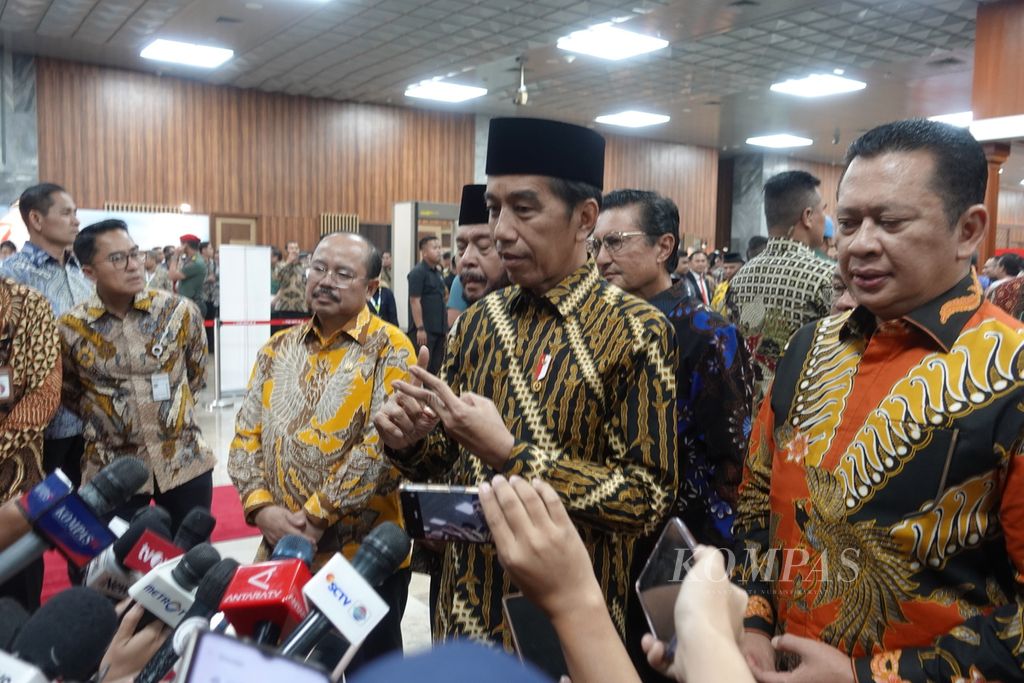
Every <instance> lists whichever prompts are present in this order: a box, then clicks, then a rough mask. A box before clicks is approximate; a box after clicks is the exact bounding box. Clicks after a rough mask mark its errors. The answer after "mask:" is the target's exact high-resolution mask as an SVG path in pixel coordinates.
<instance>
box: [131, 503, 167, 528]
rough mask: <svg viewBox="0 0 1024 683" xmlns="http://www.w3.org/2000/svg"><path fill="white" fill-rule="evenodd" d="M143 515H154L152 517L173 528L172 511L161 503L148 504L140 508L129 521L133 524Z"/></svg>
mask: <svg viewBox="0 0 1024 683" xmlns="http://www.w3.org/2000/svg"><path fill="white" fill-rule="evenodd" d="M143 515H152V517H151V518H152V519H157V520H159V521H160V522H161V523H162V524H163V525H164V526H165V527H167V528H168V529H170V528H171V513H170V512H168V511H167V510H165V509H164V508H162V507H160V506H159V505H147V506H146V507H141V508H139V509H138V510H136V511H135V514H133V515H132V518H131V519H129V520H128V523H129V524H131V523H132V522H134V521H135V520H137V519H138V518H139V517H141V516H143Z"/></svg>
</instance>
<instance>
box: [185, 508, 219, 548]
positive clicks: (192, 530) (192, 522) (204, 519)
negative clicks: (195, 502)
mask: <svg viewBox="0 0 1024 683" xmlns="http://www.w3.org/2000/svg"><path fill="white" fill-rule="evenodd" d="M215 526H217V520H216V519H215V518H214V516H213V515H211V514H210V511H209V510H207V509H205V508H201V507H195V508H192V509H191V510H189V511H188V514H187V515H185V519H183V520H181V526H179V527H178V531H177V532H176V533H175V534H174V545H176V546H178V547H179V548H181V549H182V550H190V549H191V548H194V547H195V546H197V545H199V544H200V543H205V542H206V541H209V540H210V534H212V533H213V527H215Z"/></svg>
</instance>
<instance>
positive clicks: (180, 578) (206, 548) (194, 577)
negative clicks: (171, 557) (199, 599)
mask: <svg viewBox="0 0 1024 683" xmlns="http://www.w3.org/2000/svg"><path fill="white" fill-rule="evenodd" d="M218 562H220V553H219V552H217V549H216V548H214V547H213V546H212V545H210V544H209V543H200V544H199V545H197V546H195V547H194V548H192V549H191V550H189V551H188V552H187V553H185V555H184V556H183V557H182V558H181V560H180V561H179V562H178V564H177V566H175V567H174V569H172V570H171V576H172V577H173V578H174V580H175V581H177V582H178V585H179V586H181V587H182V588H184V589H186V590H192V589H193V588H195V587H196V585H198V584H199V580H200V579H202V578H203V577H204V576H206V575H207V574H208V573H209V572H210V570H211V569H212V568H213V567H214V565H216V564H217V563H218Z"/></svg>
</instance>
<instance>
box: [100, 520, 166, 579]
mask: <svg viewBox="0 0 1024 683" xmlns="http://www.w3.org/2000/svg"><path fill="white" fill-rule="evenodd" d="M151 510H152V512H150V511H151ZM147 529H148V530H149V531H152V532H153V533H156V534H159V535H161V536H163V537H164V538H167V537H168V536H170V535H171V530H170V529H168V528H167V525H166V524H164V523H163V519H162V515H161V514H160V512H158V511H157V510H156V508H153V507H147V508H143V509H142V511H141V512H140V513H139V514H137V515H135V516H134V517H132V522H131V524H130V525H129V526H128V529H127V530H126V531H125V532H124V533H123V534H121V537H120V538H118V539H117V540H116V541H114V544H113V546H112V547H113V550H114V559H115V560H117V563H118V564H119V565H120V566H122V567H123V566H124V559H125V558H126V557H128V553H130V552H131V551H132V548H134V547H135V544H136V543H138V542H139V539H140V538H142V534H144V533H146V530H147Z"/></svg>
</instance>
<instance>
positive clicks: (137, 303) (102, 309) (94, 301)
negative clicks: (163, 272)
mask: <svg viewBox="0 0 1024 683" xmlns="http://www.w3.org/2000/svg"><path fill="white" fill-rule="evenodd" d="M155 297H156V292H155V291H153V290H152V289H144V290H142V291H141V292H139V293H138V294H136V295H135V300H134V301H133V302H132V308H133V309H135V310H136V311H141V312H142V313H146V314H148V313H149V312H150V311H151V310H153V299H154V298H155ZM108 312H109V311H107V307H106V306H104V305H103V300H102V299H100V295H99V294H97V293H96V291H95V290H93V293H92V296H91V297H89V300H88V301H86V302H85V318H86V321H87V322H90V323H94V322H96V321H97V320H99V319H100V318H102V317H103V316H104V315H106V314H107V313H108Z"/></svg>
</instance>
